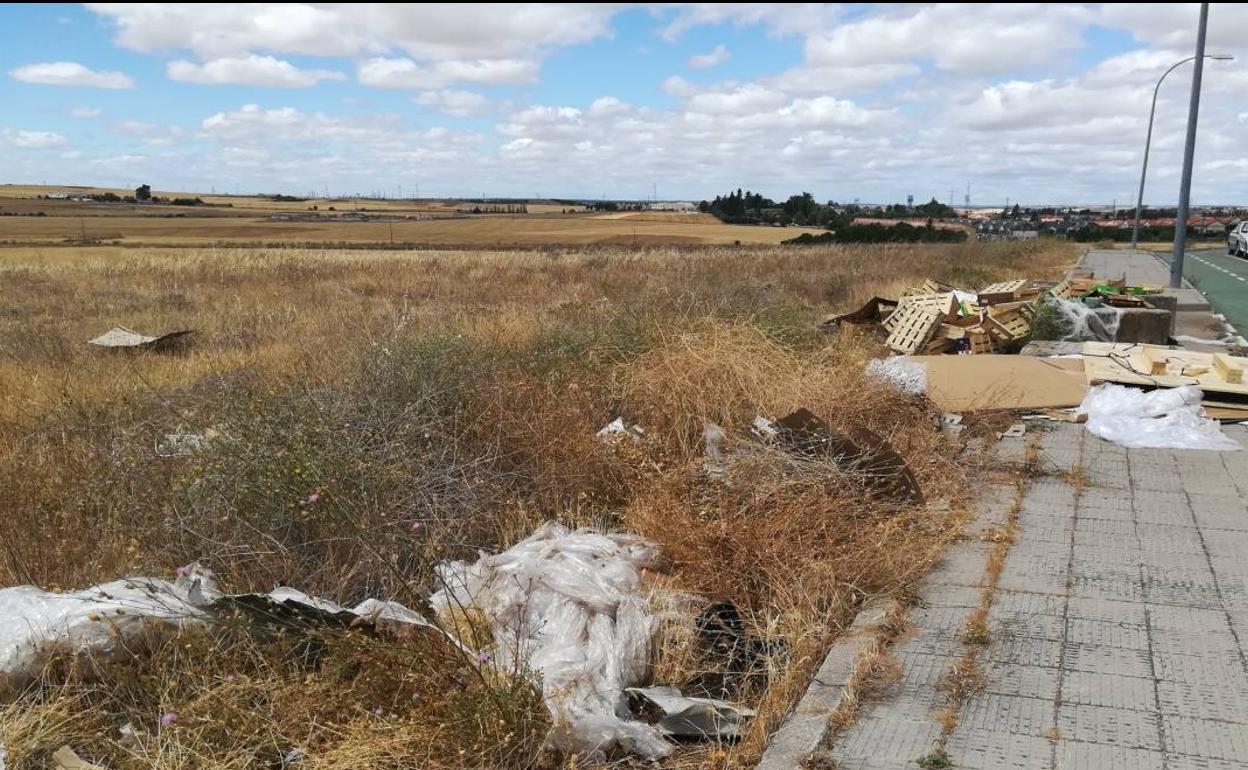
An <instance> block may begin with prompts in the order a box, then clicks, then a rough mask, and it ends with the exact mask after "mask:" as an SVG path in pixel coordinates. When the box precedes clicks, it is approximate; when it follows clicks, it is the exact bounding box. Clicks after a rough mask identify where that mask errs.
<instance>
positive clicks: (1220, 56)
mask: <svg viewBox="0 0 1248 770" xmlns="http://www.w3.org/2000/svg"><path fill="white" fill-rule="evenodd" d="M1198 58H1205V59H1215V60H1217V61H1234V60H1235V57H1234V56H1231V55H1229V54H1224V53H1211V54H1205V56H1204V57H1197V56H1189V57H1187V58H1186V59H1181V60H1179V61H1176V62H1175V63H1174V64H1172V65H1171V66H1170V69H1168V70H1166V71H1165V72H1164V73H1162V76H1161V77H1160V78H1158V79H1157V85H1156V86H1155V87H1154V88H1153V106H1152V109H1150V110H1149V112H1148V137H1147V138H1145V140H1144V167H1143V168H1142V169H1140V194H1139V197H1137V198H1136V199H1135V227H1134V228H1132V230H1131V248H1133V249H1134V248H1135V247H1136V246H1138V245H1139V242H1140V208H1141V207H1142V206H1143V205H1144V177H1145V176H1146V175H1147V174H1148V146H1149V145H1150V144H1151V143H1152V141H1153V116H1154V115H1155V114H1156V113H1157V92H1158V91H1160V90H1161V83H1162V81H1164V80H1165V79H1166V75H1169V74H1170V73H1171V72H1174V71H1175V70H1176V69H1178V68H1179V67H1180V66H1181V65H1183V64H1187V63H1188V62H1189V61H1194V60H1196V59H1198Z"/></svg>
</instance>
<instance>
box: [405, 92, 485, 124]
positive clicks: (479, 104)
mask: <svg viewBox="0 0 1248 770" xmlns="http://www.w3.org/2000/svg"><path fill="white" fill-rule="evenodd" d="M414 101H415V102H416V103H417V104H420V105H423V106H425V107H432V108H434V109H435V110H437V111H438V112H441V113H442V114H444V115H450V116H451V117H454V118H471V117H477V116H479V115H484V114H486V113H487V112H489V111H490V100H489V99H487V98H486V97H485V96H484V95H482V94H478V93H476V92H474V91H456V90H454V89H450V88H444V89H442V90H440V91H425V92H424V93H422V94H420V95H419V96H417V97H416V98H415V99H414Z"/></svg>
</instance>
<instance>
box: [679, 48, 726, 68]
mask: <svg viewBox="0 0 1248 770" xmlns="http://www.w3.org/2000/svg"><path fill="white" fill-rule="evenodd" d="M731 58H732V52H731V51H729V50H728V47H727V46H725V45H717V46H715V48H714V49H712V50H711V51H709V52H707V53H700V54H695V55H693V56H690V57H689V59H688V61H686V62H685V64H686V66H688V67H689V68H690V69H695V70H706V69H711V68H712V67H718V66H719V65H721V64H723V63H724V62H726V61H728V60H729V59H731Z"/></svg>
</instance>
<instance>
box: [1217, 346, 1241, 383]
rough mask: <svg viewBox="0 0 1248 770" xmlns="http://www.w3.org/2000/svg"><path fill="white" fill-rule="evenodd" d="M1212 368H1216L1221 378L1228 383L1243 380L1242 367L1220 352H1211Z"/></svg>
mask: <svg viewBox="0 0 1248 770" xmlns="http://www.w3.org/2000/svg"><path fill="white" fill-rule="evenodd" d="M1213 368H1214V369H1217V370H1218V374H1219V375H1220V376H1221V377H1222V379H1224V380H1226V381H1227V382H1229V383H1232V384H1234V385H1239V384H1242V383H1243V381H1244V367H1243V366H1241V365H1239V364H1237V363H1233V362H1232V361H1231V359H1230V358H1229V357H1227V356H1226V355H1224V354H1222V353H1214V354H1213Z"/></svg>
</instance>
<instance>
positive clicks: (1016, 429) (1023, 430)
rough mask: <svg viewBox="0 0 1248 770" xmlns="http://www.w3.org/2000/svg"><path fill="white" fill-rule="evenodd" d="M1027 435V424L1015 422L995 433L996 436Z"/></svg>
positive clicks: (1015, 436) (1019, 436)
mask: <svg viewBox="0 0 1248 770" xmlns="http://www.w3.org/2000/svg"><path fill="white" fill-rule="evenodd" d="M1026 435H1027V426H1026V425H1024V424H1023V423H1021V422H1016V423H1014V424H1013V425H1011V426H1010V427H1008V428H1006V429H1005V430H1003V431H1001V432H1000V433H998V434H997V438H1022V437H1023V436H1026Z"/></svg>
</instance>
